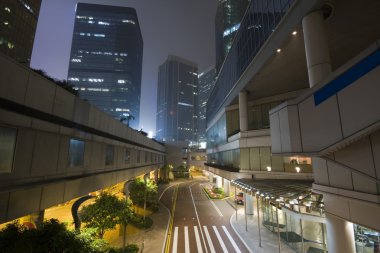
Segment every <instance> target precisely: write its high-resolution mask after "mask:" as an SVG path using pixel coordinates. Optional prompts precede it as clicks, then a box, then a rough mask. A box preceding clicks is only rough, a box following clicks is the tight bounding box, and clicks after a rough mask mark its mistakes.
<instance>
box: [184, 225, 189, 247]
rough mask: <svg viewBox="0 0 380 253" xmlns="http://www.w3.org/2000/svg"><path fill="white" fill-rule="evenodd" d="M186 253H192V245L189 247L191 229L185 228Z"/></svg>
mask: <svg viewBox="0 0 380 253" xmlns="http://www.w3.org/2000/svg"><path fill="white" fill-rule="evenodd" d="M184 229H185V253H190V245H189V229H188V228H187V226H185V228H184Z"/></svg>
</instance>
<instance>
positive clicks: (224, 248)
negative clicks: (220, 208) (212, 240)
mask: <svg viewBox="0 0 380 253" xmlns="http://www.w3.org/2000/svg"><path fill="white" fill-rule="evenodd" d="M212 228H213V229H214V232H215V234H216V237H218V241H219V243H220V246H222V249H223V252H224V253H228V250H227V248H226V245H224V242H223V239H222V237H221V236H220V234H219V231H218V229H217V228H216V227H215V226H212Z"/></svg>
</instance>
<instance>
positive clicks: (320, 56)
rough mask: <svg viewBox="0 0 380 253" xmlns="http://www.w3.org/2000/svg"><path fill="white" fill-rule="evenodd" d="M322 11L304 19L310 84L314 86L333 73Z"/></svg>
mask: <svg viewBox="0 0 380 253" xmlns="http://www.w3.org/2000/svg"><path fill="white" fill-rule="evenodd" d="M324 25H325V24H324V20H323V14H322V12H321V11H315V12H312V13H309V14H308V15H306V16H305V17H304V18H303V19H302V27H303V33H304V40H305V51H306V61H307V68H308V74H309V84H310V87H313V86H314V85H315V84H317V83H319V82H320V81H322V80H323V79H324V78H325V77H326V76H327V75H328V74H330V73H331V61H330V54H329V49H328V45H327V38H326V33H325V27H324Z"/></svg>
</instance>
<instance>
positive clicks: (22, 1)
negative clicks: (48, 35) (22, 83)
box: [0, 0, 41, 65]
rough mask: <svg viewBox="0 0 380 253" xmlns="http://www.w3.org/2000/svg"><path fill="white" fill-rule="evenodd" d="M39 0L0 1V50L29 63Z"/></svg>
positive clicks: (19, 60) (21, 61)
mask: <svg viewBox="0 0 380 253" xmlns="http://www.w3.org/2000/svg"><path fill="white" fill-rule="evenodd" d="M40 6H41V0H2V1H1V2H0V51H1V52H3V53H4V54H6V55H8V56H10V57H12V58H13V59H15V60H17V61H18V62H20V63H23V64H27V65H29V63H30V58H31V55H32V49H33V42H34V36H35V33H36V28H37V21H38V15H39V11H40Z"/></svg>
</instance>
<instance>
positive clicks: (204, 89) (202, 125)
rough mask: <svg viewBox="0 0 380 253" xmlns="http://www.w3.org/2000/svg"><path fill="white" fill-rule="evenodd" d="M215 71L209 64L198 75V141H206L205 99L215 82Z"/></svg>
mask: <svg viewBox="0 0 380 253" xmlns="http://www.w3.org/2000/svg"><path fill="white" fill-rule="evenodd" d="M215 77H216V71H215V67H214V66H211V67H209V68H208V69H206V70H205V71H203V72H202V73H200V74H199V75H198V142H204V141H206V128H207V125H206V107H207V100H208V97H209V96H210V93H211V91H212V89H213V88H214V84H215Z"/></svg>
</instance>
